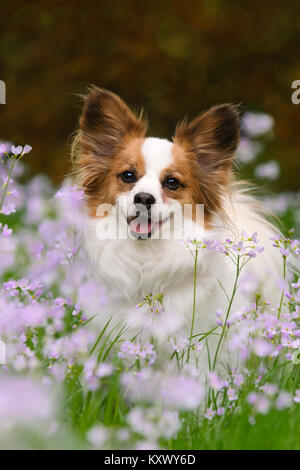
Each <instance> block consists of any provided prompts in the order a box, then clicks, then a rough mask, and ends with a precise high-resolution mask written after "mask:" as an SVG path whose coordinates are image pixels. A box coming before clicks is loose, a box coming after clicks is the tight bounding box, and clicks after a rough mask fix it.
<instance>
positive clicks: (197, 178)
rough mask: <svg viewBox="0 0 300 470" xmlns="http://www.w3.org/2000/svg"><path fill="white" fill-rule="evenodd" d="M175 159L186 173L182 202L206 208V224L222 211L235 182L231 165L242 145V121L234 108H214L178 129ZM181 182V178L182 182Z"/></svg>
mask: <svg viewBox="0 0 300 470" xmlns="http://www.w3.org/2000/svg"><path fill="white" fill-rule="evenodd" d="M173 140H174V147H173V155H174V157H175V161H176V164H175V166H176V167H177V168H181V172H182V173H184V180H185V181H186V182H187V183H186V188H185V191H182V194H181V195H180V194H179V200H180V202H182V203H183V204H184V203H187V201H188V203H192V204H204V210H205V220H206V221H207V222H208V223H209V221H210V219H211V217H212V215H213V213H215V212H221V211H222V202H221V201H222V193H223V192H224V191H225V190H226V188H229V185H230V183H231V181H232V179H233V175H232V171H231V168H232V163H233V158H234V152H235V150H236V147H237V145H238V142H239V118H238V113H237V111H236V109H235V108H234V107H233V106H231V105H226V104H224V105H221V106H214V107H212V108H211V109H210V110H208V111H207V112H205V113H203V114H201V115H200V116H198V117H197V118H196V119H194V120H193V121H192V122H190V123H187V121H186V120H183V121H182V122H181V123H180V124H179V125H178V126H177V128H176V132H175V137H174V139H173ZM179 179H180V178H179Z"/></svg>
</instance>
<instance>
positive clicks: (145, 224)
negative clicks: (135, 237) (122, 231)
mask: <svg viewBox="0 0 300 470" xmlns="http://www.w3.org/2000/svg"><path fill="white" fill-rule="evenodd" d="M130 229H131V231H132V232H135V233H140V234H141V235H147V234H148V233H150V232H151V230H152V223H151V220H148V219H144V220H143V219H141V220H140V219H139V218H137V219H133V220H132V221H131V222H130Z"/></svg>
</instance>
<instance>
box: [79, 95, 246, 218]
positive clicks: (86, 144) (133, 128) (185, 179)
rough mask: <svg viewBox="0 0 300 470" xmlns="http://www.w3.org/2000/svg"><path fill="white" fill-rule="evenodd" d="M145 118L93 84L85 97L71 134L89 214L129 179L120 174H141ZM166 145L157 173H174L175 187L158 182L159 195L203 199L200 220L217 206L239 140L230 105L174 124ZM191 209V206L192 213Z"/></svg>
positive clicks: (191, 200) (112, 198)
mask: <svg viewBox="0 0 300 470" xmlns="http://www.w3.org/2000/svg"><path fill="white" fill-rule="evenodd" d="M146 129H147V123H146V122H145V121H144V120H143V119H142V116H141V115H140V116H136V115H134V114H133V113H132V112H131V111H130V109H129V108H128V107H127V105H126V104H125V103H124V102H123V101H122V100H121V99H120V98H119V97H118V96H117V95H115V94H114V93H112V92H110V91H107V90H103V89H99V88H96V87H93V88H92V89H91V90H90V93H89V95H88V96H87V97H86V98H85V105H84V109H83V113H82V116H81V118H80V130H79V132H78V135H77V137H76V138H75V140H74V145H73V150H74V155H75V157H74V162H75V164H74V166H75V174H76V181H77V183H78V184H79V185H80V186H81V187H82V188H83V189H84V191H85V193H86V196H87V204H88V207H89V211H90V215H92V216H95V215H96V209H97V207H98V206H99V205H100V204H103V203H108V204H114V203H115V201H116V198H117V197H118V196H119V195H120V194H121V193H122V192H125V191H129V190H131V189H132V185H130V184H126V183H124V182H122V180H121V178H120V174H121V173H123V172H124V171H126V170H130V171H134V173H135V174H136V176H137V179H139V178H141V177H142V176H143V175H144V174H145V167H144V160H143V156H142V153H141V146H142V143H143V140H144V138H145V134H146ZM173 140H174V146H173V148H172V152H173V156H174V163H173V164H172V165H171V166H170V167H169V168H166V169H165V170H164V171H163V172H162V174H161V175H160V179H161V183H163V182H164V180H165V178H166V177H167V176H172V177H175V178H177V179H178V180H179V181H180V182H181V183H182V185H181V186H180V187H179V188H178V189H176V190H170V189H168V188H167V187H163V191H164V194H165V197H167V198H172V199H175V200H177V201H178V202H180V203H181V204H194V205H195V204H204V208H205V221H206V223H207V224H209V222H210V220H211V217H212V215H213V213H215V212H222V193H223V192H224V191H225V190H226V188H229V185H230V182H231V180H232V171H231V167H232V162H233V155H234V151H235V149H236V147H237V145H238V140H239V118H238V113H237V111H236V109H235V108H234V107H233V106H231V105H227V104H225V105H221V106H215V107H213V108H211V109H210V110H208V111H207V112H205V113H203V114H201V115H200V116H198V117H197V118H196V119H194V120H193V121H191V122H190V123H188V122H187V121H186V120H184V121H182V122H181V123H180V124H179V125H178V126H177V128H176V132H175V136H174V138H173ZM194 215H195V211H194V213H193V216H194Z"/></svg>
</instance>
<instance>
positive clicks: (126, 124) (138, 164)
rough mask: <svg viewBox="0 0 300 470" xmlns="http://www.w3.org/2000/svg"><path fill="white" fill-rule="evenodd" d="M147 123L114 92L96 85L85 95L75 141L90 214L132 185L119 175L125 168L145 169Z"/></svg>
mask: <svg viewBox="0 0 300 470" xmlns="http://www.w3.org/2000/svg"><path fill="white" fill-rule="evenodd" d="M146 129H147V123H146V121H145V120H143V118H142V116H141V115H140V116H135V115H134V114H133V113H132V112H131V111H130V110H129V108H128V107H127V105H126V104H125V103H124V102H123V101H122V100H121V99H120V98H119V97H118V96H117V95H115V94H114V93H112V92H110V91H107V90H103V89H99V88H96V87H93V88H92V89H91V90H90V94H89V95H88V96H87V97H86V98H85V105H84V109H83V113H82V116H81V118H80V130H79V132H78V134H77V136H76V138H75V140H74V144H73V161H74V173H75V181H76V182H77V184H78V185H79V186H80V187H82V188H83V189H84V191H85V194H86V196H87V204H88V207H89V210H90V215H93V216H95V213H96V209H97V207H98V205H99V204H102V203H108V204H114V203H115V200H116V198H117V196H118V195H119V194H120V193H121V192H123V191H128V189H129V186H130V185H125V183H122V181H121V180H120V178H119V177H118V176H119V175H120V173H122V172H123V171H125V170H132V169H135V171H136V172H137V174H138V175H142V174H143V172H144V163H143V158H142V155H141V151H140V149H141V145H142V141H143V137H144V135H145V133H146Z"/></svg>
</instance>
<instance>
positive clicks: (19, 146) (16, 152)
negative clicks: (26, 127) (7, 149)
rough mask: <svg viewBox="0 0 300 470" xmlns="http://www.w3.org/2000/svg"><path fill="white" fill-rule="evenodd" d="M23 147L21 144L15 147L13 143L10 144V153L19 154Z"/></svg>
mask: <svg viewBox="0 0 300 470" xmlns="http://www.w3.org/2000/svg"><path fill="white" fill-rule="evenodd" d="M22 150H23V147H22V146H21V145H18V146H17V147H15V146H14V145H12V146H11V153H12V154H13V155H20V154H21V153H22Z"/></svg>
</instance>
